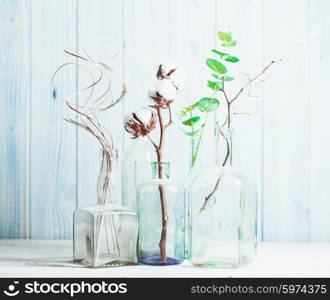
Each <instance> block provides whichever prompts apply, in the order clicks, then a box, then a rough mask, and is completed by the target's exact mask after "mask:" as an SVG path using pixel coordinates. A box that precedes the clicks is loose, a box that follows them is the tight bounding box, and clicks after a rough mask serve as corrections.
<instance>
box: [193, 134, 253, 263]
mask: <svg viewBox="0 0 330 300" xmlns="http://www.w3.org/2000/svg"><path fill="white" fill-rule="evenodd" d="M231 139H232V135H230V136H228V140H227V144H228V151H227V154H226V159H225V162H224V164H223V166H222V165H221V166H219V167H215V168H208V169H204V170H202V171H200V172H199V173H198V174H196V175H195V176H194V177H193V178H192V179H191V181H190V183H189V187H188V198H189V209H188V215H189V217H188V218H189V221H188V223H189V225H188V227H189V234H188V242H189V254H188V255H189V260H190V262H191V263H192V264H193V265H194V266H201V267H227V268H235V267H239V266H241V265H244V264H246V263H248V262H250V261H252V260H253V259H254V257H255V255H256V246H257V199H258V196H257V188H256V185H255V184H254V183H253V182H252V181H250V180H249V179H248V178H247V177H246V176H244V175H242V174H240V172H238V171H237V170H235V169H234V168H233V167H232V166H231V162H232V159H231V154H232V142H231Z"/></svg>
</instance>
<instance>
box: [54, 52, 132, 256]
mask: <svg viewBox="0 0 330 300" xmlns="http://www.w3.org/2000/svg"><path fill="white" fill-rule="evenodd" d="M64 51H65V52H66V53H67V54H69V55H70V56H73V57H74V58H75V59H76V60H77V61H76V62H69V63H65V64H63V65H61V66H60V67H59V68H57V70H56V71H55V72H54V74H53V76H52V78H51V84H52V88H54V79H55V77H56V75H57V74H58V72H59V71H61V70H62V69H64V68H65V67H67V66H69V65H74V66H76V67H81V68H83V69H84V70H85V71H86V72H87V73H88V74H89V76H90V78H91V81H92V82H91V84H89V85H88V86H87V87H85V88H82V89H80V90H77V91H76V92H75V94H74V95H79V94H81V92H85V91H88V90H89V95H88V97H87V99H86V100H85V101H84V104H83V105H77V104H74V103H73V102H70V101H69V99H68V98H67V97H63V96H61V95H60V94H59V93H57V95H58V98H60V99H61V100H62V101H64V102H65V103H66V105H67V107H68V108H69V109H70V110H71V111H73V112H74V113H75V114H76V116H77V119H75V120H74V119H68V118H65V119H64V120H65V121H67V122H69V123H71V124H73V125H75V126H77V127H80V128H82V129H84V130H85V131H87V132H88V133H90V134H91V135H93V136H94V137H95V138H96V139H97V140H98V142H99V143H100V145H101V148H102V150H103V157H102V167H101V171H102V170H104V166H105V167H106V169H105V170H106V172H105V174H102V172H101V173H100V177H99V182H100V183H101V184H102V194H101V195H99V197H100V198H99V203H100V204H102V205H106V204H110V203H111V194H109V188H110V186H111V181H112V176H111V175H112V171H113V160H114V159H115V155H116V154H115V149H114V145H113V139H112V135H111V134H110V132H109V131H107V130H106V129H105V128H104V126H103V125H102V123H101V122H100V121H99V118H98V116H97V114H98V113H99V112H101V111H106V110H109V109H110V108H112V107H114V106H115V105H116V104H118V103H120V101H122V100H123V98H124V96H125V95H126V93H127V89H126V86H125V85H124V84H122V90H121V93H120V95H119V97H118V98H115V99H113V98H112V97H109V96H110V93H111V80H110V77H109V76H108V75H109V73H111V72H113V71H112V69H111V68H110V67H109V66H107V65H106V64H104V63H98V62H95V60H93V59H92V58H91V57H90V56H89V55H88V54H87V53H85V54H86V56H87V58H86V57H82V56H80V55H77V54H74V53H72V52H69V51H67V50H64ZM78 60H82V61H83V62H84V64H81V63H78ZM90 68H94V70H96V71H97V72H98V74H99V76H98V78H97V79H96V80H95V79H94V76H93V73H92V72H91V70H90ZM101 82H105V83H106V90H105V91H104V92H103V93H102V94H101V96H98V97H94V94H95V88H96V87H97V86H98V85H99V84H100V83H101ZM102 216H103V215H102ZM100 222H101V220H100ZM105 222H106V220H105ZM109 222H110V225H111V226H110V230H111V235H112V237H113V239H112V241H113V249H114V250H115V249H117V251H118V254H119V256H120V248H119V241H118V236H117V231H116V225H115V222H114V219H113V217H111V219H110V220H109ZM106 238H107V247H108V251H109V253H110V247H109V245H108V232H106ZM96 240H98V237H96Z"/></svg>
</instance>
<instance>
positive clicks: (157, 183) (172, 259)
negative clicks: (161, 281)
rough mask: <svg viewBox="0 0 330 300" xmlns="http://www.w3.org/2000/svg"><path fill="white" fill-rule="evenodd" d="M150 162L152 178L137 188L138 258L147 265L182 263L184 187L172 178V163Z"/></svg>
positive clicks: (184, 207)
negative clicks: (170, 169) (170, 177)
mask: <svg viewBox="0 0 330 300" xmlns="http://www.w3.org/2000/svg"><path fill="white" fill-rule="evenodd" d="M151 165H152V174H153V178H152V179H151V180H147V181H145V182H143V183H142V184H141V185H140V187H139V189H138V214H139V240H138V259H139V262H140V263H143V264H148V265H174V264H180V263H182V262H183V260H184V254H185V253H184V252H185V218H186V215H185V211H186V200H185V191H184V187H183V184H181V183H179V182H177V181H173V180H170V179H169V168H170V163H166V162H162V163H158V162H153V163H152V164H151ZM160 174H162V176H160ZM159 177H161V178H159ZM163 216H167V218H163ZM164 220H165V221H166V220H167V223H165V224H164Z"/></svg>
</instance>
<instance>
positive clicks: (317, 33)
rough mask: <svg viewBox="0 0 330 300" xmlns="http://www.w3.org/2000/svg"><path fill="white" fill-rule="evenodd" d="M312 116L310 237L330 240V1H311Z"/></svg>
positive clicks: (310, 94)
mask: <svg viewBox="0 0 330 300" xmlns="http://www.w3.org/2000/svg"><path fill="white" fill-rule="evenodd" d="M309 11H310V52H309V53H308V56H307V58H308V60H309V64H310V75H309V79H310V80H309V82H310V93H309V97H310V118H311V139H310V151H311V158H310V159H311V166H310V176H311V181H310V184H311V188H310V189H311V190H310V206H311V207H310V208H311V211H310V214H311V215H310V226H311V229H310V240H311V241H312V242H319V241H329V240H330V218H329V215H330V201H329V200H330V196H329V175H328V174H329V170H330V161H329V153H330V143H329V133H328V128H329V125H330V120H329V111H330V102H329V99H328V98H329V97H328V88H329V84H330V79H329V75H328V72H329V71H328V70H329V68H330V55H329V51H330V38H329V34H330V20H329V17H328V15H329V13H330V3H329V1H324V0H321V1H310V10H309Z"/></svg>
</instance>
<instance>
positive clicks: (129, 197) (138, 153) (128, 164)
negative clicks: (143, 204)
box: [122, 137, 154, 211]
mask: <svg viewBox="0 0 330 300" xmlns="http://www.w3.org/2000/svg"><path fill="white" fill-rule="evenodd" d="M153 155H154V151H153V150H152V149H150V142H149V141H147V140H146V137H140V138H138V139H134V140H132V142H131V143H130V144H129V146H128V147H127V149H126V151H125V158H124V160H123V178H125V184H122V195H123V205H125V206H126V207H129V208H131V209H133V211H136V210H137V189H138V186H139V185H140V184H141V183H142V182H143V181H145V180H148V179H149V178H150V177H151V169H150V164H151V162H152V156H153Z"/></svg>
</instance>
